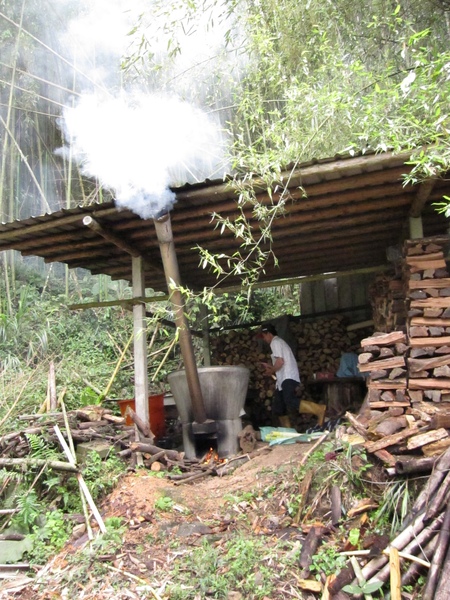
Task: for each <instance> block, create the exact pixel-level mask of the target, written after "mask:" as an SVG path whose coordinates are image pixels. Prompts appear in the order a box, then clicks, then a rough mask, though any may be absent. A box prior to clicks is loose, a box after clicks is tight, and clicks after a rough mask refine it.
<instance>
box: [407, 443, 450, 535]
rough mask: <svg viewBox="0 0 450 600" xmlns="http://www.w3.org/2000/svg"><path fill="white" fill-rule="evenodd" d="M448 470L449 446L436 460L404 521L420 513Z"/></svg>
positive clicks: (449, 460) (449, 468)
mask: <svg viewBox="0 0 450 600" xmlns="http://www.w3.org/2000/svg"><path fill="white" fill-rule="evenodd" d="M449 470H450V448H448V449H447V450H446V451H445V452H444V453H443V454H442V456H440V458H439V459H438V460H437V462H436V463H435V465H434V469H433V471H432V473H431V475H430V477H429V478H428V481H427V484H426V485H425V487H424V488H423V490H422V491H421V492H420V494H419V495H418V497H417V498H416V501H415V502H414V505H413V507H412V510H411V513H410V515H409V518H407V519H406V521H405V523H410V522H412V521H413V520H414V519H415V518H416V516H417V515H418V514H420V513H421V512H422V511H423V510H424V508H425V506H426V505H427V503H428V500H429V498H432V497H433V495H434V493H435V492H436V490H437V488H438V487H439V485H440V484H441V482H442V480H443V479H444V477H446V475H447V472H448V471H449Z"/></svg>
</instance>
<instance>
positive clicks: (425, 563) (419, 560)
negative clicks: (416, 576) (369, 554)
mask: <svg viewBox="0 0 450 600" xmlns="http://www.w3.org/2000/svg"><path fill="white" fill-rule="evenodd" d="M392 550H395V551H396V552H397V555H398V556H399V557H400V558H405V559H406V560H410V561H411V562H414V563H417V564H418V565H421V566H422V567H427V568H429V566H430V564H431V563H430V561H429V560H423V559H422V558H419V557H418V556H414V554H408V553H407V552H401V551H400V550H397V548H394V547H393V546H391V547H390V548H389V549H387V548H386V550H383V554H386V555H387V556H391V553H392ZM389 566H390V568H391V571H392V566H391V565H390V564H389Z"/></svg>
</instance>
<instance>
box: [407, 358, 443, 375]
mask: <svg viewBox="0 0 450 600" xmlns="http://www.w3.org/2000/svg"><path fill="white" fill-rule="evenodd" d="M407 365H408V369H409V372H410V373H415V372H417V371H426V370H427V369H436V368H437V367H442V366H445V365H450V354H448V355H444V356H436V357H434V358H408V359H407Z"/></svg>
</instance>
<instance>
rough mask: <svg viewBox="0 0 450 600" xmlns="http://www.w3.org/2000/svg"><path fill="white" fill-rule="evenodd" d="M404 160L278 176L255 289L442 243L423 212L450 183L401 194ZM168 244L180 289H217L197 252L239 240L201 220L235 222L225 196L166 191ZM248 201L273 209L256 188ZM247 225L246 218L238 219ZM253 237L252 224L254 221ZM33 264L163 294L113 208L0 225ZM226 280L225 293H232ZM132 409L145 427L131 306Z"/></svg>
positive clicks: (213, 186)
mask: <svg viewBox="0 0 450 600" xmlns="http://www.w3.org/2000/svg"><path fill="white" fill-rule="evenodd" d="M408 159H409V153H408V154H407V153H404V154H393V153H380V154H370V153H369V154H365V155H361V156H355V157H350V156H347V157H337V158H336V157H334V158H330V159H326V160H321V161H314V162H311V163H307V164H302V165H299V166H297V167H296V168H295V169H293V170H290V171H286V173H284V179H285V181H286V185H287V186H288V189H289V192H290V199H289V201H288V202H287V204H286V211H285V214H284V215H283V216H282V217H280V218H278V219H277V220H275V221H274V223H273V227H272V236H273V251H274V253H275V255H276V256H277V259H278V264H277V265H275V264H273V263H271V262H269V263H268V264H267V265H266V268H265V270H264V272H263V273H262V274H261V278H260V281H261V284H263V285H264V284H269V283H272V284H276V283H277V282H280V281H286V280H291V279H293V278H296V279H297V278H301V277H308V276H314V275H320V274H324V273H335V274H336V275H337V276H338V275H339V273H342V272H348V271H358V270H367V269H374V270H376V269H378V268H382V267H383V266H385V265H386V263H387V255H386V250H387V248H388V247H390V246H395V245H397V244H399V243H401V242H402V241H403V239H405V238H408V237H427V236H433V235H442V234H446V233H447V228H448V223H447V219H446V218H445V217H444V216H443V215H441V214H438V213H437V212H436V210H435V207H433V203H434V202H437V201H439V200H441V199H442V197H443V196H444V195H449V196H450V181H448V180H447V179H445V178H436V179H432V180H429V181H425V182H424V183H421V184H420V185H416V186H412V185H404V179H403V175H404V174H405V173H406V172H407V171H408V170H409V169H410V168H411V167H410V166H408V165H407V164H405V163H406V162H407V161H408ZM173 191H174V192H175V194H176V203H175V206H174V208H173V210H172V211H171V223H172V231H173V240H174V244H175V248H176V255H177V260H178V265H179V271H180V275H181V282H182V284H183V285H186V286H189V287H191V288H192V289H194V290H198V289H202V288H203V287H205V286H211V285H216V284H217V279H216V276H215V274H214V273H213V272H212V271H210V270H208V269H203V268H201V266H200V264H199V262H200V261H199V254H198V252H197V250H196V249H195V247H196V246H197V245H199V246H202V247H203V248H206V249H207V250H208V251H209V252H210V253H220V254H223V255H228V256H231V255H232V254H233V253H234V252H235V251H236V250H237V249H238V248H239V246H240V244H241V243H242V240H240V239H238V238H236V237H235V236H234V234H233V233H232V232H230V231H228V230H227V229H225V230H224V231H223V232H220V231H219V230H218V229H217V228H216V223H215V222H214V220H212V219H211V215H212V213H219V214H221V215H222V216H224V217H227V218H229V219H233V217H235V216H237V215H238V214H239V213H238V210H237V207H236V200H237V192H236V188H235V186H234V185H233V184H232V183H230V182H224V181H212V182H210V181H205V182H203V183H200V184H196V185H185V186H182V187H178V188H176V189H174V190H173ZM258 199H259V201H260V202H263V203H270V202H277V194H276V193H275V194H274V195H273V197H272V198H271V197H270V196H269V194H268V193H267V191H266V190H264V189H263V188H262V187H261V190H260V191H259V192H258ZM245 212H246V214H247V215H248V216H249V217H250V216H251V208H248V209H245ZM254 227H255V228H256V227H257V222H256V221H254ZM9 249H14V250H18V251H19V252H21V253H22V254H23V255H35V256H40V257H43V258H44V260H45V261H47V262H61V263H65V264H67V265H68V266H69V267H71V268H75V267H82V268H85V269H88V270H89V271H90V272H92V273H93V274H99V273H103V274H107V275H110V276H111V277H112V278H113V279H123V280H126V281H129V282H131V283H132V285H133V295H134V297H136V298H142V297H143V296H145V289H146V288H152V289H154V290H164V291H166V290H167V284H166V273H165V268H164V266H163V262H162V259H161V252H160V246H159V243H158V239H157V235H156V232H155V224H154V221H153V220H152V219H148V220H143V219H141V218H140V217H139V216H138V215H136V214H134V213H133V212H131V211H130V210H119V209H117V207H116V205H115V203H114V202H107V203H102V204H92V205H90V206H82V207H81V206H79V207H75V208H72V209H67V210H66V209H64V210H60V211H57V212H54V213H51V214H45V215H39V216H33V217H30V218H27V219H24V220H19V221H14V222H11V223H3V224H1V225H0V250H9ZM238 284H239V280H238V278H236V277H234V278H231V277H229V278H227V279H226V283H225V285H226V286H227V288H230V286H233V285H238ZM134 313H135V331H136V333H137V334H138V333H139V335H136V336H135V338H136V339H135V367H136V407H137V412H138V414H140V415H141V416H142V417H144V418H145V417H148V412H147V411H148V404H147V401H146V399H147V396H148V393H147V392H148V384H147V376H146V342H145V337H144V336H142V335H141V333H142V330H143V329H144V328H145V323H144V321H145V303H143V302H140V303H137V304H136V305H135V306H134Z"/></svg>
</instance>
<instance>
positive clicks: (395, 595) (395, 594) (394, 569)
mask: <svg viewBox="0 0 450 600" xmlns="http://www.w3.org/2000/svg"><path fill="white" fill-rule="evenodd" d="M389 566H390V568H391V600H401V598H402V593H401V576H400V559H399V556H398V550H397V548H394V547H393V546H392V547H391V549H390V551H389Z"/></svg>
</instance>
